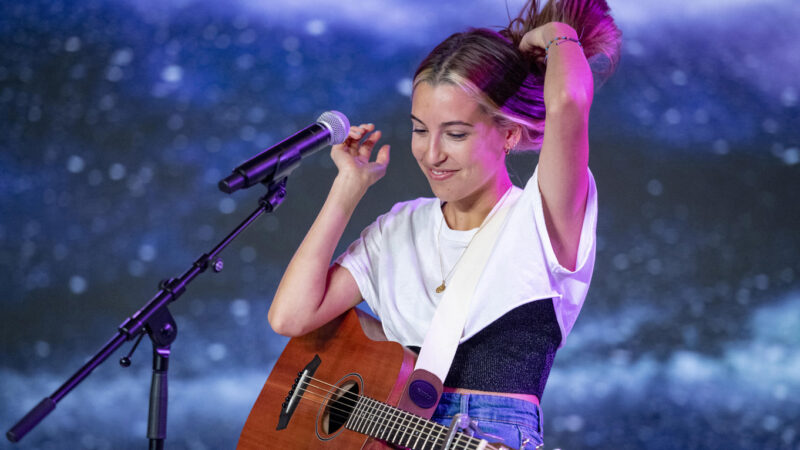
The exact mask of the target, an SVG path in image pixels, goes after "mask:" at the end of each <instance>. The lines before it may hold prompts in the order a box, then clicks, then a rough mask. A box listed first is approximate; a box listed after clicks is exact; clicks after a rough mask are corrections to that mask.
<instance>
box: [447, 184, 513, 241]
mask: <svg viewBox="0 0 800 450" xmlns="http://www.w3.org/2000/svg"><path fill="white" fill-rule="evenodd" d="M510 187H511V179H509V178H508V174H506V176H505V177H503V178H502V179H500V180H498V182H497V183H493V184H492V185H491V187H489V188H488V189H486V190H483V191H481V192H477V193H475V194H473V195H470V196H468V197H466V198H463V199H460V200H456V201H452V202H447V203H445V204H444V205H443V206H442V214H443V215H444V219H445V221H447V226H448V227H450V229H453V230H471V229H473V228H478V227H479V226H481V224H482V223H483V221H484V219H486V216H488V215H489V213H490V212H491V211H492V209H493V208H494V205H496V204H497V202H498V201H500V199H501V198H502V197H503V195H504V194H505V193H506V192H507V191H508V189H509V188H510Z"/></svg>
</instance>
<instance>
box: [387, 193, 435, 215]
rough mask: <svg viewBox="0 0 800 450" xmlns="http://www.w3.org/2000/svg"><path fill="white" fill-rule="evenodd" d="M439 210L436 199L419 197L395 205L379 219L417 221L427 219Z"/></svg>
mask: <svg viewBox="0 0 800 450" xmlns="http://www.w3.org/2000/svg"><path fill="white" fill-rule="evenodd" d="M437 208H439V199H438V198H436V197H419V198H415V199H413V200H406V201H402V202H398V203H395V204H394V205H393V206H392V208H391V209H390V210H389V211H388V212H387V213H385V214H383V215H381V217H380V218H379V219H381V220H387V219H395V220H398V219H399V220H418V219H420V218H422V217H429V216H431V215H432V214H433V213H434V212H436V210H437Z"/></svg>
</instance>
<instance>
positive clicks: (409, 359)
mask: <svg viewBox="0 0 800 450" xmlns="http://www.w3.org/2000/svg"><path fill="white" fill-rule="evenodd" d="M415 360H416V354H415V353H414V352H412V351H411V350H409V349H407V348H405V347H403V346H402V345H400V344H398V343H395V342H389V341H386V338H385V336H384V335H383V331H382V329H381V325H380V322H378V321H377V320H376V319H374V318H373V317H372V316H370V315H369V314H366V313H364V312H362V311H360V310H358V309H352V310H350V311H348V312H347V313H345V314H343V315H342V316H340V317H339V318H338V319H336V320H335V321H333V322H331V323H329V324H327V325H325V326H324V327H322V328H320V329H318V330H316V331H313V332H311V333H309V334H307V335H305V336H301V337H297V338H293V339H291V340H290V341H289V343H288V344H287V345H286V348H285V349H284V351H283V353H282V354H281V356H280V357H279V358H278V360H277V361H276V362H275V367H274V368H273V369H272V372H271V373H270V375H269V378H268V379H267V381H266V383H265V384H264V387H263V388H262V390H261V393H260V394H259V396H258V399H256V403H255V405H254V406H253V409H252V410H251V411H250V415H249V416H248V418H247V422H246V423H245V425H244V429H243V430H242V434H241V436H240V437H239V444H238V447H237V448H239V449H242V450H247V449H281V450H283V449H337V450H338V449H344V450H347V449H369V450H377V449H388V448H398V447H399V448H410V449H414V450H438V449H441V448H445V444H446V445H447V446H446V448H447V449H448V450H455V449H458V450H466V449H469V450H483V449H495V450H499V449H508V447H506V446H504V445H501V444H490V443H488V442H487V441H486V440H483V439H479V438H477V437H473V436H470V435H469V434H467V433H464V432H462V431H454V432H451V430H450V428H449V427H446V426H443V425H440V424H438V423H436V422H433V421H431V420H428V419H429V418H430V416H431V415H432V414H433V411H434V410H435V408H436V404H437V403H438V400H439V394H440V393H441V382H440V381H438V380H437V379H435V377H434V379H433V380H431V379H427V378H425V373H424V372H423V373H422V375H418V374H419V373H420V371H416V372H415V371H414V363H415ZM412 373H413V375H412ZM419 376H422V378H425V381H426V382H430V383H433V384H435V383H437V382H438V385H436V389H438V392H428V393H427V394H426V392H425V390H424V389H423V390H422V391H423V392H422V394H426V395H428V396H429V397H431V399H430V400H431V401H429V402H427V401H421V402H420V401H417V402H416V403H422V407H421V406H419V405H415V402H411V401H409V400H408V399H409V394H408V390H409V389H408V387H409V386H411V385H414V384H415V383H414V382H413V381H414V380H415V378H417V377H419ZM421 384H422V385H423V386H424V385H425V384H426V383H421ZM415 398H417V399H418V400H419V399H420V393H419V392H417V393H416V396H415ZM423 400H426V399H424V398H423ZM431 404H432V406H431ZM398 405H399V406H398Z"/></svg>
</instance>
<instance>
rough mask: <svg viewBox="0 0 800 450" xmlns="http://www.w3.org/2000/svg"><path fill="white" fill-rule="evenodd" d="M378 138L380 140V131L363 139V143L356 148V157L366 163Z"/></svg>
mask: <svg viewBox="0 0 800 450" xmlns="http://www.w3.org/2000/svg"><path fill="white" fill-rule="evenodd" d="M380 138H381V132H380V130H378V131H375V132H374V133H372V134H370V135H369V137H367V138H366V139H364V142H362V143H361V145H360V146H359V147H358V156H360V157H361V158H363V159H364V160H365V161H368V160H369V155H370V154H371V153H372V148H373V147H375V143H376V142H378V139H380Z"/></svg>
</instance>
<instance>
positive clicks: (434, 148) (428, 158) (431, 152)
mask: <svg viewBox="0 0 800 450" xmlns="http://www.w3.org/2000/svg"><path fill="white" fill-rule="evenodd" d="M427 144H428V145H427V148H426V149H425V162H426V163H428V164H429V165H431V166H435V165H438V164H441V163H442V162H443V161H444V160H445V159H446V158H447V157H446V156H445V155H444V153H442V147H441V145H442V144H441V142H439V139H436V138H435V137H432V138H431V139H429V140H428V142H427Z"/></svg>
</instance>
